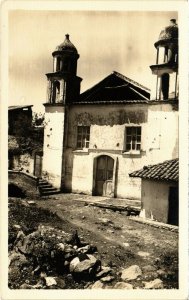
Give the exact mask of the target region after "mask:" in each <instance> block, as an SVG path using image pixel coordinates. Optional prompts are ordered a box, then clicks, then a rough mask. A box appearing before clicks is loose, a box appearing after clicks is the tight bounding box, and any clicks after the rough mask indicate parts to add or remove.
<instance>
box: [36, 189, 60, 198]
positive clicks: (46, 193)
mask: <svg viewBox="0 0 189 300" xmlns="http://www.w3.org/2000/svg"><path fill="white" fill-rule="evenodd" d="M59 193H61V190H59V189H56V190H55V191H42V192H41V196H50V195H55V194H59Z"/></svg>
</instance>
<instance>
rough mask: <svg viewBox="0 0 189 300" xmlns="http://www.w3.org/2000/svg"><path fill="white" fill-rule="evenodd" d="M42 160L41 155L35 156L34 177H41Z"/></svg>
mask: <svg viewBox="0 0 189 300" xmlns="http://www.w3.org/2000/svg"><path fill="white" fill-rule="evenodd" d="M42 159H43V156H42V155H41V154H37V153H36V154H35V164H34V175H35V176H36V177H41V175H42Z"/></svg>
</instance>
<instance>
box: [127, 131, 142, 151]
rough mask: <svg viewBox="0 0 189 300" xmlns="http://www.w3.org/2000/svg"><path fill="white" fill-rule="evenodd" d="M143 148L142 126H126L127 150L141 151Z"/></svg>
mask: <svg viewBox="0 0 189 300" xmlns="http://www.w3.org/2000/svg"><path fill="white" fill-rule="evenodd" d="M140 149H141V127H140V126H134V127H126V152H127V151H132V150H134V151H135V150H136V151H140Z"/></svg>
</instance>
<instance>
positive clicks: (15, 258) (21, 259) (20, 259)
mask: <svg viewBox="0 0 189 300" xmlns="http://www.w3.org/2000/svg"><path fill="white" fill-rule="evenodd" d="M28 264H29V262H28V260H27V259H26V257H25V255H23V254H21V253H18V252H15V251H13V252H12V253H11V255H10V256H9V266H11V267H12V266H14V267H15V266H17V267H19V268H22V267H23V266H24V265H28Z"/></svg>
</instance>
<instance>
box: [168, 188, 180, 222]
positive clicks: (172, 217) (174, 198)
mask: <svg viewBox="0 0 189 300" xmlns="http://www.w3.org/2000/svg"><path fill="white" fill-rule="evenodd" d="M178 194H179V193H178V187H170V189H169V211H168V223H169V224H172V225H178V222H179V218H178V217H179V202H178Z"/></svg>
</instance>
